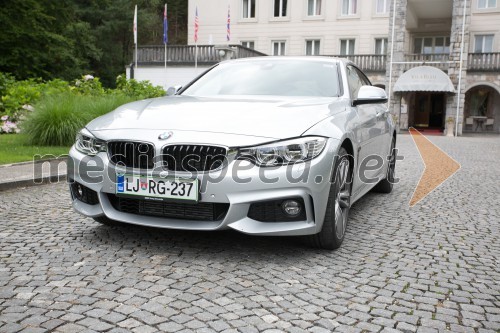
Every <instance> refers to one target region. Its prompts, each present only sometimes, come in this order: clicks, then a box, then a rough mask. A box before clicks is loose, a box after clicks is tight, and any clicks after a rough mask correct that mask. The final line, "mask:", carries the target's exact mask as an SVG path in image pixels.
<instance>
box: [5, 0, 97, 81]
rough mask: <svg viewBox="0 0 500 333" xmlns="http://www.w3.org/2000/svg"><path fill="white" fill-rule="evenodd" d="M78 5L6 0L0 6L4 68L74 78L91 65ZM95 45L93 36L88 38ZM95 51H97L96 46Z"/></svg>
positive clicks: (65, 1)
mask: <svg viewBox="0 0 500 333" xmlns="http://www.w3.org/2000/svg"><path fill="white" fill-rule="evenodd" d="M74 14H75V13H74V7H73V5H72V3H71V2H70V1H68V0H60V1H57V2H56V1H51V0H4V1H3V2H2V6H0V31H2V33H0V71H5V72H11V73H13V74H14V75H15V76H16V77H18V78H20V79H24V78H29V77H42V78H44V79H51V78H56V77H59V78H65V79H71V78H73V77H75V75H77V74H79V73H81V72H82V71H84V70H86V69H88V65H89V61H88V59H89V58H92V57H94V58H97V57H98V56H99V55H98V53H93V54H92V53H83V54H82V53H80V52H79V51H80V50H79V48H77V47H76V45H77V41H78V40H77V39H75V38H74V37H75V36H74V34H72V33H71V32H72V31H74V30H75V28H76V26H75V16H74ZM84 42H86V44H84V45H85V47H87V48H89V49H90V50H92V49H93V47H92V43H93V40H92V38H87V39H86V40H84ZM93 51H96V50H95V49H93Z"/></svg>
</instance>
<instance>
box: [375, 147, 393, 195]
mask: <svg viewBox="0 0 500 333" xmlns="http://www.w3.org/2000/svg"><path fill="white" fill-rule="evenodd" d="M395 148H396V139H395V138H394V139H392V143H391V150H390V154H391V155H390V156H389V161H388V163H389V165H388V166H387V174H386V175H385V178H384V179H382V180H381V181H380V182H379V183H378V184H377V185H375V187H374V188H373V190H374V191H375V192H379V193H391V192H392V188H393V187H394V176H395V174H396V149H395Z"/></svg>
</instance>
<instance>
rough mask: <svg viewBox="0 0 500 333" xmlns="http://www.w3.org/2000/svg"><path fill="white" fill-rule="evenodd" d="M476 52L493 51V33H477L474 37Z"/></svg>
mask: <svg viewBox="0 0 500 333" xmlns="http://www.w3.org/2000/svg"><path fill="white" fill-rule="evenodd" d="M474 52H475V53H487V52H493V35H476V36H475V38H474Z"/></svg>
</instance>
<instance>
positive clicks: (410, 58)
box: [404, 53, 450, 71]
mask: <svg viewBox="0 0 500 333" xmlns="http://www.w3.org/2000/svg"><path fill="white" fill-rule="evenodd" d="M448 61H450V54H449V53H438V54H406V55H405V62H407V63H406V64H404V67H405V69H410V68H413V67H416V66H424V65H428V66H432V67H437V68H439V69H442V70H444V71H446V70H448V67H449V65H450V64H449V62H448Z"/></svg>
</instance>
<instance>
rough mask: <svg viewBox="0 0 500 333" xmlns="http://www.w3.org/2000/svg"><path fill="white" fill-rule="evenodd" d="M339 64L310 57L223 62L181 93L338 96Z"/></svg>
mask: <svg viewBox="0 0 500 333" xmlns="http://www.w3.org/2000/svg"><path fill="white" fill-rule="evenodd" d="M337 73H338V72H337V64H336V63H334V62H328V61H310V60H293V59H290V60H285V59H270V60H262V59H259V60H253V61H252V60H251V61H241V62H238V61H235V62H228V63H223V64H220V65H218V66H216V67H215V68H213V69H212V70H210V71H209V72H208V73H206V74H205V75H203V76H202V77H201V78H199V79H198V80H197V81H196V82H194V83H193V84H192V85H191V86H189V87H188V88H187V89H186V90H185V91H184V92H183V93H182V95H189V96H219V95H243V96H245V95H273V96H318V97H335V96H339V80H338V74H337Z"/></svg>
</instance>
